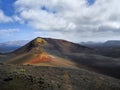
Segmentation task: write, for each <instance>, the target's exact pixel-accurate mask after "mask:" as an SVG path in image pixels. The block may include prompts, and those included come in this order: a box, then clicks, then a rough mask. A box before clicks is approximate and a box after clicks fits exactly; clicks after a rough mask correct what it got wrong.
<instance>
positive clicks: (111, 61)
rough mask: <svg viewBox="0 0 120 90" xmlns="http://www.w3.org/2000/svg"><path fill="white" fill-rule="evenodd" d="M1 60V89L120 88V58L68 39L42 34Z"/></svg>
mask: <svg viewBox="0 0 120 90" xmlns="http://www.w3.org/2000/svg"><path fill="white" fill-rule="evenodd" d="M0 61H1V63H0V90H14V89H15V90H16V89H18V88H19V90H119V89H120V80H118V79H119V78H120V72H119V71H120V60H119V59H116V58H111V57H106V56H102V55H101V54H99V53H98V52H97V51H96V50H94V49H92V48H88V47H86V46H82V45H79V44H75V43H72V42H69V41H65V40H60V39H51V38H40V37H38V38H36V39H34V40H32V41H31V42H29V43H27V44H26V45H25V46H22V47H21V48H19V49H17V50H15V51H13V52H11V53H6V54H5V53H4V54H3V53H0ZM13 64H14V65H13ZM85 69H86V70H85ZM88 70H89V71H88ZM94 72H98V73H101V74H105V75H109V76H112V77H115V78H118V79H114V78H111V77H109V76H104V75H101V74H97V73H94Z"/></svg>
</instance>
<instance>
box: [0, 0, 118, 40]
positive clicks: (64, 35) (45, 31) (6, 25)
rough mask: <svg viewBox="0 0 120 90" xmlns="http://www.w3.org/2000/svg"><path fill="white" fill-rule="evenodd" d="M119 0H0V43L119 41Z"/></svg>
mask: <svg viewBox="0 0 120 90" xmlns="http://www.w3.org/2000/svg"><path fill="white" fill-rule="evenodd" d="M119 3H120V1H119V0H0V42H6V41H17V40H31V39H34V38H36V37H50V38H59V39H65V40H69V41H73V42H81V41H107V40H120V5H119Z"/></svg>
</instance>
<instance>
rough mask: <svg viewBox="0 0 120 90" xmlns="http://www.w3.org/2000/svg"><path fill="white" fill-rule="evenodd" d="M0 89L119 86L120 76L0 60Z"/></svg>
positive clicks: (113, 89) (110, 89)
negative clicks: (7, 62) (10, 63)
mask: <svg viewBox="0 0 120 90" xmlns="http://www.w3.org/2000/svg"><path fill="white" fill-rule="evenodd" d="M0 90H120V80H118V79H114V78H111V77H108V76H104V75H101V74H97V73H94V72H89V71H87V70H84V69H70V68H63V67H45V66H31V65H8V64H7V65H5V64H2V63H1V64H0Z"/></svg>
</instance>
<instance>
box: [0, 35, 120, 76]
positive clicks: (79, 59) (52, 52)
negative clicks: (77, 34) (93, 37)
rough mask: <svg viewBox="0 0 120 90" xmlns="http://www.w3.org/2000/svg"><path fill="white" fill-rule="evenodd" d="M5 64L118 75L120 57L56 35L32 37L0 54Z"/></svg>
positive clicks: (119, 73) (119, 74)
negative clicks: (107, 54) (26, 42)
mask: <svg viewBox="0 0 120 90" xmlns="http://www.w3.org/2000/svg"><path fill="white" fill-rule="evenodd" d="M0 57H1V58H0V60H1V61H3V62H4V63H7V64H24V65H27V64H31V65H37V66H53V67H69V68H84V69H88V70H92V71H95V72H99V73H103V74H106V75H110V76H113V77H116V78H120V72H119V70H120V60H119V59H115V58H111V57H106V56H102V55H100V54H98V53H97V52H96V51H95V50H94V49H91V48H88V47H85V46H82V45H79V44H75V43H72V42H68V41H65V40H60V39H51V38H40V37H38V38H36V39H34V40H32V41H31V42H29V43H28V44H26V45H25V46H23V47H21V48H19V49H17V50H15V51H14V52H12V53H8V54H6V55H1V56H0Z"/></svg>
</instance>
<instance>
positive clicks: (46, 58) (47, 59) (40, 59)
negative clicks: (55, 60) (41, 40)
mask: <svg viewBox="0 0 120 90" xmlns="http://www.w3.org/2000/svg"><path fill="white" fill-rule="evenodd" d="M50 61H52V57H50V56H49V55H47V54H46V53H42V54H40V55H39V56H37V57H35V58H34V59H33V60H31V61H29V62H28V64H37V63H43V62H50Z"/></svg>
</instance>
